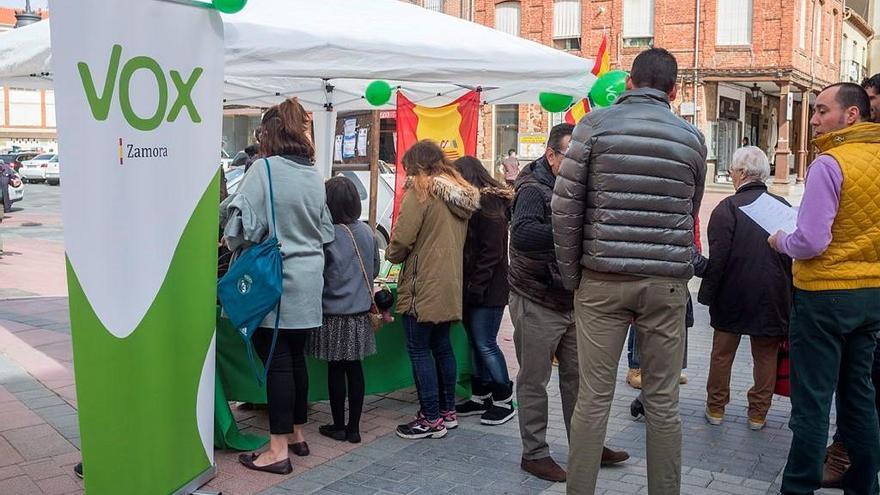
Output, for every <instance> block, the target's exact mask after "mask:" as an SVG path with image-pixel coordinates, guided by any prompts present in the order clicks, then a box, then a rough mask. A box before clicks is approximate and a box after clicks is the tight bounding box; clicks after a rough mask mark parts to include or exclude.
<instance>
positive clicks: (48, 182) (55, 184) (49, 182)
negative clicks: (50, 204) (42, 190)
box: [46, 179, 61, 186]
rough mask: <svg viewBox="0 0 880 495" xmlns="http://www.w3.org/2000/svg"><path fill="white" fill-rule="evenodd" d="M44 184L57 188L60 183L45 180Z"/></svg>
mask: <svg viewBox="0 0 880 495" xmlns="http://www.w3.org/2000/svg"><path fill="white" fill-rule="evenodd" d="M46 184H49V185H50V186H57V185H58V184H61V181H58V180H48V179H46Z"/></svg>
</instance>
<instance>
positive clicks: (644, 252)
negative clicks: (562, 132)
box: [551, 48, 706, 495]
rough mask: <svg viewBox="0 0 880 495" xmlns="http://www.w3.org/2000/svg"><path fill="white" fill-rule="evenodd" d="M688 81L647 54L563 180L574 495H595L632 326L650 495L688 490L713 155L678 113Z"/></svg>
mask: <svg viewBox="0 0 880 495" xmlns="http://www.w3.org/2000/svg"><path fill="white" fill-rule="evenodd" d="M677 73H678V64H677V63H676V60H675V57H673V56H672V55H671V54H670V53H669V52H667V51H666V50H663V49H660V48H653V49H650V50H646V51H644V52H642V53H641V54H639V56H638V57H636V59H635V61H634V62H633V67H632V73H631V76H630V78H629V79H628V80H627V89H628V91H627V92H626V93H624V94H623V95H621V96H620V98H619V99H618V100H617V101H616V102H615V104H614V105H612V106H611V107H609V108H605V109H600V110H595V111H593V112H591V113H589V114H587V116H586V117H584V118H583V119H582V120H581V122H580V123H579V124H578V125H577V127H576V128H575V131H574V134H573V135H572V142H571V146H570V148H569V151H568V153H567V154H566V158H565V160H564V161H563V163H562V168H561V171H560V175H559V178H558V180H557V181H556V186H555V189H554V193H553V200H552V203H551V207H552V210H553V233H554V242H555V245H556V257H557V260H558V262H559V268H560V272H561V275H562V277H563V283H564V284H565V286H566V288H569V289H577V291H576V293H575V305H574V306H575V317H576V324H577V334H578V335H577V336H578V351H579V365H580V368H581V375H580V376H581V378H580V386H579V390H580V392H579V394H578V401H577V405H576V406H575V411H574V417H573V418H572V421H571V429H572V431H571V442H570V445H571V452H570V457H569V478H568V493H569V494H574V493H577V494H581V493H583V494H592V493H594V491H595V488H596V478H597V476H598V473H599V463H600V458H601V454H602V443H603V441H604V438H605V432H606V427H607V423H608V414H609V409H610V407H611V401H612V399H613V397H614V381H615V378H616V375H617V365H618V360H619V359H620V353H621V350H622V349H623V344H624V342H625V340H626V332H627V327H628V326H629V323H630V321H631V320H632V319H633V318H635V320H636V321H638V323H639V325H638V331H639V334H638V340H639V347H640V351H641V357H642V387H643V388H642V390H643V392H644V398H645V409H646V411H647V415H646V419H647V429H648V435H647V442H648V446H647V457H648V493H649V494H651V495H672V494H677V493H679V490H680V485H681V419H680V417H679V412H678V385H679V384H678V380H679V376H680V374H681V362H682V354H683V352H684V325H683V324H682V322H684V319H685V307H686V303H687V291H688V288H687V282H688V279H690V278H691V277H692V276H693V274H694V271H693V268H692V266H691V263H690V262H691V257H692V254H693V251H694V221H695V220H694V217H695V216H696V215H697V214H698V213H699V209H700V201H701V200H702V197H703V187H704V181H705V176H706V146H705V143H704V140H703V137H702V135H701V134H700V132H699V131H698V130H697V129H696V128H694V127H693V126H692V125H690V124H688V123H687V122H685V121H684V120H682V119H680V118H679V117H677V116H675V115H674V114H673V113H672V111H671V109H670V104H669V102H670V101H671V100H673V99H674V98H675V96H676V86H675V82H676V78H677Z"/></svg>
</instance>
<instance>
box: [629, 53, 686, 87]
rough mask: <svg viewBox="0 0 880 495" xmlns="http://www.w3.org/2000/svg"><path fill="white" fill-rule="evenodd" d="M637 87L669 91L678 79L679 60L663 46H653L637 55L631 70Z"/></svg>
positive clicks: (631, 76)
mask: <svg viewBox="0 0 880 495" xmlns="http://www.w3.org/2000/svg"><path fill="white" fill-rule="evenodd" d="M630 78H631V79H632V83H633V86H634V87H636V88H654V89H658V90H660V91H663V92H664V93H669V92H671V91H672V88H674V87H675V81H676V79H678V62H677V61H676V60H675V56H674V55H672V54H671V53H669V52H668V51H666V50H665V49H663V48H651V49H648V50H645V51H643V52H642V53H640V54H638V56H636V59H635V60H634V61H633V65H632V71H631V72H630Z"/></svg>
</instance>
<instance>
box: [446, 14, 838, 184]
mask: <svg viewBox="0 0 880 495" xmlns="http://www.w3.org/2000/svg"><path fill="white" fill-rule="evenodd" d="M447 3H448V2H447ZM453 3H454V2H453ZM843 18H844V6H843V2H842V0H792V1H791V2H780V1H778V0H694V1H692V2H681V1H678V0H594V1H582V0H519V1H511V0H475V1H474V5H473V20H474V21H475V22H479V23H481V24H484V25H486V26H489V27H493V28H495V29H499V30H503V31H506V32H508V33H510V34H514V35H517V36H522V37H524V38H527V39H530V40H533V41H536V42H539V43H542V44H545V45H548V46H554V47H556V48H558V49H562V50H567V51H569V52H571V53H572V54H575V55H579V56H584V57H588V58H592V57H594V56H595V54H596V52H597V50H598V47H599V44H600V42H601V39H602V37H603V35H607V36H608V39H609V45H610V46H609V48H610V55H611V63H612V68H617V69H623V70H628V69H629V68H630V67H631V65H632V61H633V59H634V58H635V56H636V55H637V54H638V53H639V52H641V51H642V50H644V49H645V48H647V47H651V46H657V47H663V48H666V49H668V50H669V51H670V52H672V53H673V54H674V55H675V56H676V58H677V59H678V63H679V77H680V82H679V98H678V99H677V101H675V102H673V110H674V111H675V112H676V113H678V114H679V115H681V116H682V117H683V118H685V119H687V120H689V121H691V122H694V123H695V124H696V125H697V126H698V127H699V128H700V129H701V130H702V132H703V133H704V135H705V136H706V141H707V145H708V148H709V165H710V173H709V174H708V177H707V180H708V181H710V182H719V183H725V182H728V181H729V178H728V174H727V166H728V165H729V162H730V157H731V155H732V154H733V151H734V150H735V149H736V148H738V147H740V146H742V145H743V143H744V142H746V140H747V142H748V143H749V144H753V145H756V146H759V147H760V148H761V149H763V150H765V151H766V152H767V154H768V157H769V158H770V160H771V162H772V163H773V164H774V167H775V174H776V180H777V181H778V182H780V183H786V182H788V181H790V180H792V179H793V178H796V179H797V180H800V181H802V180H803V177H804V172H805V169H806V164H807V160H808V158H809V146H808V142H809V135H810V131H809V126H808V122H809V102H810V100H811V98H814V96H811V95H815V93H816V92H817V91H818V90H820V89H821V88H822V87H824V86H826V85H828V84H831V83H833V82H836V81H838V80H839V78H840V71H841V58H840V54H841V50H842V48H841V45H840V39H841V36H842V30H843ZM803 102H807V104H806V105H804V103H803ZM802 109H805V110H802ZM484 117H485V118H484V123H483V126H482V128H481V130H482V131H483V132H482V134H483V136H482V139H481V141H482V142H483V146H482V147H481V158H483V159H487V158H489V157H491V159H492V160H497V159H498V157H500V156H502V155H503V154H504V152H506V151H507V149H510V148H517V146H513V145H512V144H514V143H515V144H522V141H523V138H525V140H528V139H532V137H533V136H534V135H535V134H540V133H546V132H547V130H548V128H549V126H550V125H551V124H553V123H555V122H558V121H561V116H560V115H549V114H547V112H544V111H543V110H542V109H540V107H537V106H535V105H522V106H497V107H495V108H494V109H485V110H484ZM519 148H520V149H522V148H523V146H519ZM777 164H779V165H780V166H779V167H776V166H775V165H777Z"/></svg>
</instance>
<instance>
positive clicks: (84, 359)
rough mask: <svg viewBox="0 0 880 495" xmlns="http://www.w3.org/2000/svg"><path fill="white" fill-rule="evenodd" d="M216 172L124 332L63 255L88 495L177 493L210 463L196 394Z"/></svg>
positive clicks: (212, 247) (212, 276)
mask: <svg viewBox="0 0 880 495" xmlns="http://www.w3.org/2000/svg"><path fill="white" fill-rule="evenodd" d="M219 178H220V176H219V173H218V174H217V175H215V177H214V179H213V180H212V182H211V183H210V185H209V186H208V189H207V190H206V191H205V193H204V194H203V195H202V198H201V200H200V201H199V203H198V204H197V205H196V208H195V211H194V212H193V214H192V217H191V218H190V220H189V222H188V223H187V226H186V229H184V231H183V234H182V235H181V238H180V242H179V243H178V245H177V249H176V250H175V252H174V256H173V258H172V260H171V264H170V266H169V269H168V273H167V275H166V276H165V280H164V281H163V283H162V286H161V288H160V289H159V292H158V293H157V294H156V299H155V300H154V301H153V304H152V305H151V306H150V309H149V310H148V311H147V313H146V315H145V316H144V319H143V320H142V321H141V323H140V324H139V325H138V326H137V328H136V329H135V331H134V332H132V334H131V335H129V336H128V337H126V338H125V339H118V338H116V337H114V336H113V335H111V334H110V333H109V332H108V331H107V329H106V328H105V327H104V325H103V324H102V323H101V321H100V320H99V319H98V317H97V315H95V312H94V309H93V308H92V306H91V304H90V303H89V300H88V299H87V298H86V296H85V294H84V293H83V290H82V287H81V286H80V283H79V280H78V279H77V276H76V273H75V272H74V270H73V268H72V267H71V265H70V260H67V280H68V289H69V295H70V323H71V329H72V334H73V354H74V363H75V375H76V392H77V401H78V405H79V428H80V433H81V436H82V451H83V462H84V466H85V472H86V477H85V484H86V492H87V493H89V494H90V495H102V494H119V493H126V494H129V495H136V494H144V495H156V494H162V493H172V492H174V491H175V490H177V489H178V488H180V487H181V486H183V485H185V484H186V483H188V482H189V481H191V480H192V479H194V478H195V477H196V476H198V475H199V474H201V473H203V472H204V471H205V470H206V469H208V468H209V467H210V466H211V463H212V461H211V459H209V458H208V457H206V456H205V450H204V447H203V446H202V441H201V439H200V437H199V431H198V426H197V418H196V394H197V392H198V387H199V378H200V376H201V372H202V367H203V365H204V360H205V356H206V355H207V352H208V348H209V346H210V343H211V338H212V336H213V334H214V328H215V314H216V306H215V304H216V284H217V232H218V230H217V229H218V215H217V205H218V200H219ZM134 228H137V226H136V225H134ZM109 242H112V240H110V241H109ZM120 297H124V294H123V293H120Z"/></svg>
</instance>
